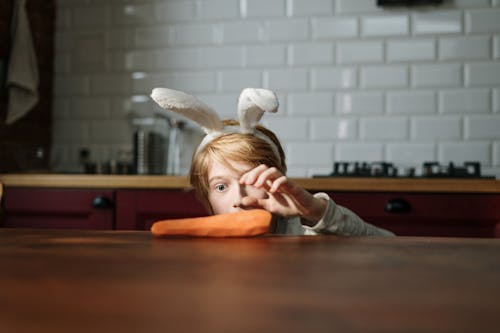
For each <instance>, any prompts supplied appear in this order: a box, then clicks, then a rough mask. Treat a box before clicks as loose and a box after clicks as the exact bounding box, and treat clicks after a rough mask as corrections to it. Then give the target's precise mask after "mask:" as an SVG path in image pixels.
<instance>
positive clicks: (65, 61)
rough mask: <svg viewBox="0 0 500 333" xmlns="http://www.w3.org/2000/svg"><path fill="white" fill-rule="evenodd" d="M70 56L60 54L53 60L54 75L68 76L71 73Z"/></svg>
mask: <svg viewBox="0 0 500 333" xmlns="http://www.w3.org/2000/svg"><path fill="white" fill-rule="evenodd" d="M71 59H72V56H71V55H70V54H68V53H61V54H59V56H58V57H57V58H56V59H54V73H56V74H69V73H70V72H71Z"/></svg>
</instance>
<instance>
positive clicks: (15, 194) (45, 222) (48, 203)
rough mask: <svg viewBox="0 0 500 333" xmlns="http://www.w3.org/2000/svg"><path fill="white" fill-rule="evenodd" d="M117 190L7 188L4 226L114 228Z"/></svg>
mask: <svg viewBox="0 0 500 333" xmlns="http://www.w3.org/2000/svg"><path fill="white" fill-rule="evenodd" d="M114 196H115V191H113V190H87V189H85V190H84V189H49V188H6V189H5V193H4V196H3V199H2V200H3V222H0V224H2V225H3V226H4V227H17V228H63V229H113V224H114Z"/></svg>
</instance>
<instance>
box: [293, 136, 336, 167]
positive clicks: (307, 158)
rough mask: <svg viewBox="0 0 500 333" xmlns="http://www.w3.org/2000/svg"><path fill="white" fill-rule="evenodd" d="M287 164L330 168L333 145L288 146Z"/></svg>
mask: <svg viewBox="0 0 500 333" xmlns="http://www.w3.org/2000/svg"><path fill="white" fill-rule="evenodd" d="M286 151H287V153H288V161H287V163H288V164H290V165H298V166H307V167H321V166H324V167H328V166H331V164H332V161H333V144H332V143H319V142H315V143H293V144H290V145H287V149H286Z"/></svg>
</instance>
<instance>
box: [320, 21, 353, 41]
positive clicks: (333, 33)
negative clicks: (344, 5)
mask: <svg viewBox="0 0 500 333" xmlns="http://www.w3.org/2000/svg"><path fill="white" fill-rule="evenodd" d="M357 35H358V20H357V19H356V18H355V17H335V18H317V19H313V20H312V37H313V38H314V39H338V38H352V37H356V36H357Z"/></svg>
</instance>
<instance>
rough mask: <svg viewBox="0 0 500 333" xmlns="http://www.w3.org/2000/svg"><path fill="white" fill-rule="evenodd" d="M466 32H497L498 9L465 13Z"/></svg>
mask: <svg viewBox="0 0 500 333" xmlns="http://www.w3.org/2000/svg"><path fill="white" fill-rule="evenodd" d="M465 20H466V24H467V32H469V33H476V32H498V31H499V30H500V9H491V8H488V9H471V10H467V11H466V12H465Z"/></svg>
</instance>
